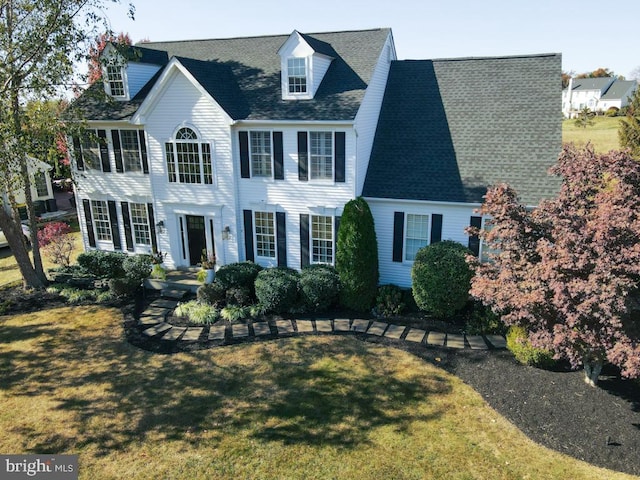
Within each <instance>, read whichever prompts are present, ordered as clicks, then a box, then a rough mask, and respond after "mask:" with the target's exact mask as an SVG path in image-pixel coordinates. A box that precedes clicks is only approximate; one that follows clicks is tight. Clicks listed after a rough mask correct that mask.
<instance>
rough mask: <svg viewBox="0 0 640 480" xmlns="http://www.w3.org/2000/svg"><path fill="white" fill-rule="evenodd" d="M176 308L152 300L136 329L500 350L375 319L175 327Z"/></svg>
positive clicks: (215, 338)
mask: <svg viewBox="0 0 640 480" xmlns="http://www.w3.org/2000/svg"><path fill="white" fill-rule="evenodd" d="M177 305H178V301H177V300H173V299H167V298H160V299H157V300H154V301H153V302H151V303H150V304H149V306H148V307H147V308H146V309H145V310H144V312H142V313H141V314H140V318H139V319H138V323H139V327H140V329H141V331H142V333H143V335H146V336H148V337H150V338H153V339H157V340H162V341H170V342H197V341H200V342H211V346H212V347H213V346H219V345H228V344H232V343H236V342H237V341H242V340H246V339H251V338H278V337H290V336H295V335H301V334H315V333H318V334H332V333H337V334H347V333H366V334H368V335H375V336H378V337H384V338H388V339H393V340H396V341H401V342H411V343H415V344H422V345H425V346H430V347H445V348H452V349H465V348H467V349H473V350H488V349H503V348H506V341H505V339H504V337H503V336H501V335H462V334H454V333H448V334H447V333H442V332H436V331H426V330H421V329H418V328H413V327H406V326H404V325H394V324H392V323H387V322H383V321H379V320H364V319H357V318H356V319H349V318H325V319H315V320H310V319H300V320H282V319H277V320H268V321H264V320H262V321H257V320H256V321H250V320H249V321H248V322H247V323H246V324H244V323H240V324H227V323H225V324H216V325H211V326H204V327H179V326H174V325H171V324H170V323H167V321H166V320H167V315H168V314H169V313H170V312H171V311H173V309H175V308H176V306H177Z"/></svg>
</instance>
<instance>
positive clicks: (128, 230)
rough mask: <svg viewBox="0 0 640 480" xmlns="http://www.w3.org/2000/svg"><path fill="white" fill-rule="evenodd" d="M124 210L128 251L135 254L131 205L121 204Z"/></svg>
mask: <svg viewBox="0 0 640 480" xmlns="http://www.w3.org/2000/svg"><path fill="white" fill-rule="evenodd" d="M120 207H121V208H122V223H123V226H124V239H125V242H126V243H127V250H129V251H130V252H133V235H132V234H131V217H130V216H129V204H128V203H127V202H120Z"/></svg>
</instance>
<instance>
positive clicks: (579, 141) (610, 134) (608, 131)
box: [562, 116, 622, 153]
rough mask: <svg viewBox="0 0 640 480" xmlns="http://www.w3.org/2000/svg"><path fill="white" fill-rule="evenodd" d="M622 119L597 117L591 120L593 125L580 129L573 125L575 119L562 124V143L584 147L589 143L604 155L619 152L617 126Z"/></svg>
mask: <svg viewBox="0 0 640 480" xmlns="http://www.w3.org/2000/svg"><path fill="white" fill-rule="evenodd" d="M621 118H622V117H604V116H598V117H595V118H594V119H593V121H594V125H592V126H589V127H586V128H582V127H579V126H577V125H576V124H575V119H569V120H564V121H563V122H562V141H563V143H575V144H576V145H577V146H584V145H586V143H587V142H591V144H592V145H593V147H594V148H595V150H596V152H599V153H606V152H608V151H610V150H619V149H620V143H619V140H618V126H619V125H620V120H621Z"/></svg>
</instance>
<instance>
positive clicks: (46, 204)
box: [2, 157, 58, 218]
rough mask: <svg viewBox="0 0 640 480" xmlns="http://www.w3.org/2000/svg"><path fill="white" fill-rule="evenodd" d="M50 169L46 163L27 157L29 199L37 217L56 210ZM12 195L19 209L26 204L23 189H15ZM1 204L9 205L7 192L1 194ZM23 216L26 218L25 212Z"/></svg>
mask: <svg viewBox="0 0 640 480" xmlns="http://www.w3.org/2000/svg"><path fill="white" fill-rule="evenodd" d="M52 168H53V167H52V166H51V165H49V164H48V163H45V162H42V161H40V160H37V159H35V158H33V157H27V170H28V172H29V176H30V177H31V198H32V199H33V204H34V207H35V210H36V214H38V215H40V214H44V213H46V212H55V211H57V210H58V207H57V205H56V200H55V198H54V195H53V187H52V185H51V174H50V172H51V170H52ZM12 193H13V195H14V198H15V202H16V204H17V205H18V206H19V207H22V206H24V204H25V202H26V198H25V192H24V188H22V187H20V188H15V189H13V192H12ZM2 203H3V205H9V204H10V202H9V198H8V192H2ZM21 215H22V214H21ZM23 216H24V218H26V211H25V213H24V215H23Z"/></svg>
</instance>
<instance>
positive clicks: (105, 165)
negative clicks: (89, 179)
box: [98, 130, 111, 172]
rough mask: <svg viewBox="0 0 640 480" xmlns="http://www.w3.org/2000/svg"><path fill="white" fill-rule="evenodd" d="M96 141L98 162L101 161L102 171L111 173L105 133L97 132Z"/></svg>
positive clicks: (102, 131)
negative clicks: (98, 152)
mask: <svg viewBox="0 0 640 480" xmlns="http://www.w3.org/2000/svg"><path fill="white" fill-rule="evenodd" d="M98 141H99V143H100V160H101V161H102V171H103V172H110V171H111V162H109V146H108V145H107V131H106V130H98Z"/></svg>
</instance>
